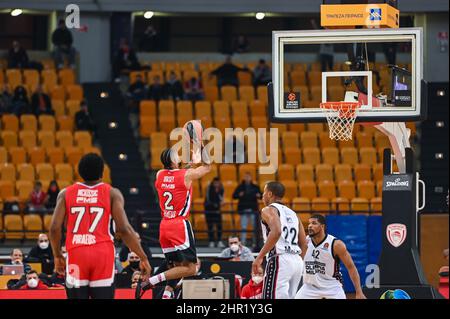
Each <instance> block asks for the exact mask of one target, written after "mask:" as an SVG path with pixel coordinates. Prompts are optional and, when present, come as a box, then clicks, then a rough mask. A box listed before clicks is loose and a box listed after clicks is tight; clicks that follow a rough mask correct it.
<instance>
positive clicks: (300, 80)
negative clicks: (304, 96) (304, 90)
mask: <svg viewBox="0 0 450 319" xmlns="http://www.w3.org/2000/svg"><path fill="white" fill-rule="evenodd" d="M290 75H291V84H292V86H301V85H303V86H304V85H306V72H305V71H302V70H296V71H292V72H291V74H290Z"/></svg>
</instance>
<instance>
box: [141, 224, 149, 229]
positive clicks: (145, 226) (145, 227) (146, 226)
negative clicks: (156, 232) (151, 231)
mask: <svg viewBox="0 0 450 319" xmlns="http://www.w3.org/2000/svg"><path fill="white" fill-rule="evenodd" d="M141 226H142V228H144V229H147V228H148V227H149V224H148V223H142V225H141Z"/></svg>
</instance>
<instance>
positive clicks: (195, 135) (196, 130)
mask: <svg viewBox="0 0 450 319" xmlns="http://www.w3.org/2000/svg"><path fill="white" fill-rule="evenodd" d="M183 131H184V132H185V134H186V136H187V137H189V141H190V142H191V143H201V141H202V139H203V126H202V123H201V121H199V120H191V121H188V122H186V123H185V124H184V126H183Z"/></svg>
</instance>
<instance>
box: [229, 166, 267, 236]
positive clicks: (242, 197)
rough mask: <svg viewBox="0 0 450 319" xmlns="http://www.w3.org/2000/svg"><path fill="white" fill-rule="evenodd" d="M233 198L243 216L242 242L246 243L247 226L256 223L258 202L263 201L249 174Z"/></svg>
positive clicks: (247, 173) (245, 175)
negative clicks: (237, 201) (236, 201)
mask: <svg viewBox="0 0 450 319" xmlns="http://www.w3.org/2000/svg"><path fill="white" fill-rule="evenodd" d="M233 198H234V199H238V200H239V203H238V212H239V215H240V216H241V241H242V242H243V243H245V240H246V237H247V226H248V225H249V223H250V224H253V225H254V226H256V222H255V215H256V214H255V212H256V211H258V200H259V199H261V190H260V189H259V186H258V185H256V184H254V183H253V181H252V175H251V174H250V173H249V172H246V173H245V174H244V180H243V181H242V183H241V184H240V185H238V187H237V188H236V190H235V191H234V193H233Z"/></svg>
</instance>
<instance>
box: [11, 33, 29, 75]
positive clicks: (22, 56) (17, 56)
mask: <svg viewBox="0 0 450 319" xmlns="http://www.w3.org/2000/svg"><path fill="white" fill-rule="evenodd" d="M28 61H29V60H28V54H27V51H25V49H24V48H23V47H22V46H21V45H20V43H19V41H17V40H14V41H13V43H12V47H11V49H9V53H8V68H10V69H25V68H27V67H28Z"/></svg>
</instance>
